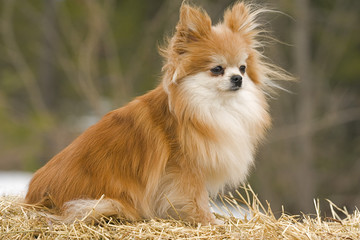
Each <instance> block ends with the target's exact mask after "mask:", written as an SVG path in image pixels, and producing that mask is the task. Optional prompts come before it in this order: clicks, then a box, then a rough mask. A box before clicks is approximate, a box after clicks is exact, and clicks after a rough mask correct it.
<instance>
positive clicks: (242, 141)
mask: <svg viewBox="0 0 360 240" xmlns="http://www.w3.org/2000/svg"><path fill="white" fill-rule="evenodd" d="M233 74H240V71H239V70H238V68H235V67H229V68H227V69H226V71H225V74H224V76H215V77H214V76H211V75H210V74H209V73H208V72H200V73H198V74H195V75H192V76H189V77H186V78H185V79H184V80H183V82H182V84H181V88H182V91H184V92H185V94H186V96H187V98H188V99H189V101H188V102H189V103H190V104H191V106H190V107H191V108H193V112H194V113H196V116H197V117H199V116H200V117H201V119H202V121H203V122H205V123H207V124H210V125H212V128H213V129H214V130H215V131H216V132H217V136H219V137H218V139H217V141H211V140H206V139H204V142H202V143H198V144H199V146H198V148H201V149H202V151H199V152H201V153H202V154H203V155H201V156H198V158H199V159H198V161H199V165H200V167H202V168H203V170H204V172H205V173H206V175H207V176H206V178H207V188H208V190H209V192H210V193H211V194H216V193H217V192H218V191H219V190H221V189H222V188H223V187H224V186H225V185H234V186H236V185H238V184H239V183H241V182H243V181H244V180H245V178H246V176H247V174H248V171H249V168H250V166H251V165H252V164H253V154H254V150H255V149H254V148H255V143H256V142H257V137H258V136H257V134H254V133H255V131H256V130H255V129H256V128H258V127H259V126H260V125H261V124H262V122H263V116H264V114H267V112H266V109H264V106H263V104H262V103H261V99H259V95H260V96H261V94H262V92H261V90H260V89H259V88H258V87H257V86H255V84H254V83H253V82H252V81H251V80H250V79H249V77H248V76H247V75H246V74H245V75H244V76H243V84H242V87H241V88H240V89H239V90H238V91H229V88H230V87H231V83H230V76H232V75H233Z"/></svg>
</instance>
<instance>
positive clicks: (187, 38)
mask: <svg viewBox="0 0 360 240" xmlns="http://www.w3.org/2000/svg"><path fill="white" fill-rule="evenodd" d="M265 11H266V10H263V9H259V8H257V9H254V8H253V7H252V6H250V5H246V4H244V3H241V2H237V3H235V4H234V5H233V6H232V7H230V8H229V9H228V10H226V12H225V14H224V19H223V21H222V22H220V23H218V24H217V25H212V23H211V19H210V18H209V16H208V15H207V13H206V12H205V11H204V10H202V9H200V8H198V7H195V6H190V5H189V4H188V3H183V4H182V6H181V9H180V19H179V22H178V24H177V26H176V30H175V33H174V35H173V36H172V37H171V38H169V40H168V43H167V46H166V47H164V48H163V49H161V50H160V52H161V54H162V55H163V57H164V59H165V60H164V66H163V68H162V71H163V77H162V81H161V83H160V84H159V86H158V87H157V88H155V89H154V90H152V91H150V92H148V93H147V94H145V95H143V96H140V97H137V98H135V100H133V101H131V102H130V103H129V104H127V105H126V106H124V107H122V108H119V109H117V110H114V111H112V112H110V113H108V114H107V115H105V116H104V117H103V118H102V119H101V120H100V121H99V122H98V123H96V124H95V125H93V126H91V127H90V128H89V129H87V130H86V131H85V132H84V133H82V134H81V135H80V136H79V137H78V138H76V139H75V140H74V141H73V142H72V143H71V144H70V145H69V146H68V147H66V148H65V149H64V150H63V151H61V152H60V153H59V154H57V155H56V156H55V157H53V158H52V159H51V160H50V161H49V162H48V163H47V164H46V165H45V166H44V167H42V168H41V169H39V170H38V171H37V172H36V173H35V175H34V177H33V178H32V180H31V182H30V184H29V190H28V193H27V195H26V199H25V201H26V202H27V203H29V204H36V205H42V206H46V207H49V208H53V209H55V210H56V211H57V213H58V214H59V215H58V216H59V217H60V218H61V220H63V221H67V222H69V221H73V220H75V219H85V218H87V219H89V218H91V219H94V218H95V219H98V218H99V217H101V216H115V217H119V218H126V219H129V220H138V219H149V218H154V217H158V218H169V217H171V218H175V219H182V220H185V221H189V222H192V223H202V224H209V223H210V224H216V223H217V220H216V219H215V217H214V215H213V214H212V213H211V211H210V206H209V195H210V196H214V195H216V194H217V193H218V192H219V191H221V190H222V189H223V188H224V187H225V186H237V185H239V184H241V183H242V182H243V181H244V180H245V178H246V176H247V174H248V172H249V168H250V167H251V166H252V165H253V161H254V152H255V150H256V147H257V145H258V143H259V141H260V140H261V139H262V138H263V136H264V133H265V132H266V130H267V129H268V128H269V126H270V123H271V119H270V116H269V113H268V104H267V101H266V94H267V92H268V90H267V89H269V86H270V87H271V86H273V84H272V80H275V79H286V78H287V75H286V73H285V72H284V71H283V70H282V69H281V68H279V67H276V66H273V65H271V64H269V63H267V62H266V61H265V57H264V56H262V54H261V53H260V52H259V51H258V50H257V49H258V48H259V47H261V46H262V44H261V42H260V41H259V36H260V35H261V34H260V33H261V32H262V30H261V29H259V24H258V23H257V17H258V15H259V14H261V13H263V12H265Z"/></svg>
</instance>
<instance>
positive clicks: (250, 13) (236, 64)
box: [162, 3, 267, 95]
mask: <svg viewBox="0 0 360 240" xmlns="http://www.w3.org/2000/svg"><path fill="white" fill-rule="evenodd" d="M261 12H262V10H251V9H250V7H248V6H246V5H245V4H243V3H237V4H235V5H234V6H233V7H232V8H230V9H228V10H227V11H226V12H225V14H224V20H223V22H220V23H218V24H217V25H214V26H213V25H212V23H211V19H210V17H209V16H208V15H207V13H206V12H205V11H203V10H202V9H200V8H196V7H191V6H189V5H187V4H183V5H182V6H181V9H180V20H179V22H178V24H177V26H176V32H175V34H174V36H173V37H172V38H171V39H170V41H169V44H168V46H167V48H165V49H163V50H162V54H163V55H164V57H165V60H166V62H165V65H164V67H163V71H164V80H163V85H164V88H165V90H166V91H167V92H168V93H169V92H171V89H172V88H173V87H176V85H181V84H184V83H185V84H186V85H190V86H191V87H192V88H194V89H197V90H198V91H202V92H203V93H204V94H207V93H208V94H211V95H213V94H221V95H226V94H228V95H231V94H232V95H234V94H236V92H238V91H241V90H242V89H246V88H247V87H248V86H249V85H261V84H262V83H264V81H265V78H266V74H267V73H266V70H267V68H266V65H264V64H262V61H261V58H262V57H261V54H260V53H259V52H258V51H257V50H256V48H257V47H259V42H258V41H257V35H258V34H259V30H258V28H257V27H258V24H257V23H256V22H255V19H256V17H257V15H258V14H259V13H261Z"/></svg>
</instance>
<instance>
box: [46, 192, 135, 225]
mask: <svg viewBox="0 0 360 240" xmlns="http://www.w3.org/2000/svg"><path fill="white" fill-rule="evenodd" d="M62 209H63V210H62V212H61V215H46V216H47V217H48V218H50V219H52V220H54V221H61V222H64V223H73V222H74V221H76V220H79V221H84V222H91V221H98V220H99V219H100V218H101V217H115V218H121V217H123V216H124V215H123V214H122V213H123V209H124V207H123V206H122V204H121V203H120V202H119V201H116V200H113V199H103V197H101V198H100V199H98V200H91V199H78V200H72V201H69V202H66V203H65V204H64V206H63V208H62ZM134 218H135V217H134Z"/></svg>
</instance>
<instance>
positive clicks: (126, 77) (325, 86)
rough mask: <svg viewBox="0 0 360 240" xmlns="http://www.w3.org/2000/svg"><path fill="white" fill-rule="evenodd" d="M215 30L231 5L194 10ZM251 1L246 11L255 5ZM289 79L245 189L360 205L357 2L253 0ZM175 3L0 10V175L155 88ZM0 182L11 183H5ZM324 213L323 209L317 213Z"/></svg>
mask: <svg viewBox="0 0 360 240" xmlns="http://www.w3.org/2000/svg"><path fill="white" fill-rule="evenodd" d="M192 2H193V3H194V4H196V5H200V6H203V7H204V8H205V10H206V11H208V13H209V15H210V16H211V17H212V20H213V22H217V21H218V20H220V19H221V18H222V14H223V11H224V9H226V7H227V6H229V5H230V4H232V3H233V1H229V0H221V1H220V0H218V1H216V0H193V1H192ZM253 2H254V1H253ZM256 2H257V3H260V4H262V5H266V6H270V7H271V8H274V9H277V10H279V11H280V12H279V13H270V14H268V15H266V16H264V19H263V21H264V22H265V24H266V25H265V27H266V29H267V30H270V31H272V35H273V36H275V37H276V39H278V40H279V41H271V42H270V43H269V44H268V45H267V46H266V48H264V52H265V55H267V56H269V57H270V59H272V60H273V62H274V63H276V64H278V65H280V66H282V67H284V68H285V69H286V70H287V71H289V72H290V73H292V74H293V75H294V76H295V77H296V78H298V79H299V81H297V82H291V83H289V82H283V83H280V84H281V85H282V86H283V87H284V88H285V89H287V91H278V94H277V95H273V97H272V98H271V99H270V102H271V114H272V116H273V125H274V126H273V128H272V130H271V131H270V132H269V134H268V138H267V140H266V142H265V143H264V144H263V145H262V146H261V147H260V149H259V151H258V155H257V160H256V168H254V169H253V171H252V173H251V177H250V179H249V182H250V184H251V185H252V187H253V188H254V190H255V192H256V193H258V195H259V197H260V199H261V200H263V201H264V200H268V201H269V202H270V203H271V206H272V208H273V209H274V210H275V212H276V211H280V210H281V206H282V205H284V208H285V210H286V211H287V212H290V213H299V211H303V212H307V213H308V212H314V206H313V198H319V199H320V200H321V202H325V199H331V200H332V201H333V202H334V203H336V204H337V205H339V206H346V207H347V208H348V209H349V210H351V209H354V208H355V207H356V206H357V207H358V208H359V207H360V31H359V24H360V21H359V17H360V1H357V0H272V1H256ZM180 4H181V1H180V0H177V1H174V0H156V1H155V0H154V1H144V0H142V1H140V0H121V1H116V0H105V1H101V0H32V1H21V0H0V171H2V174H5V173H6V171H24V172H32V171H35V170H36V169H38V168H39V167H41V166H42V165H44V164H45V163H46V162H47V161H48V160H49V159H50V158H51V157H52V156H53V155H54V154H56V153H58V152H59V151H60V150H61V149H63V148H64V147H65V146H67V145H68V144H69V143H70V142H71V141H72V140H73V139H74V138H75V137H76V136H77V135H79V133H81V132H82V131H84V130H85V129H86V128H87V127H89V126H90V125H92V124H94V123H95V122H96V121H97V120H99V119H100V118H101V116H102V115H103V114H105V113H106V112H108V111H110V110H112V109H115V108H118V107H120V106H122V105H124V104H125V103H126V102H128V101H129V100H131V99H133V98H134V97H135V96H138V95H141V94H143V93H145V92H146V91H148V90H150V89H152V88H154V87H155V86H156V85H157V83H158V82H159V77H160V76H161V72H160V71H161V66H162V59H161V57H160V56H159V54H158V52H157V47H158V45H161V44H163V43H164V35H167V36H169V35H171V34H172V32H173V29H174V27H175V24H176V22H177V20H178V11H179V6H180ZM2 181H3V183H2V184H11V183H7V182H4V181H6V180H2ZM325 205H326V204H325Z"/></svg>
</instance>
